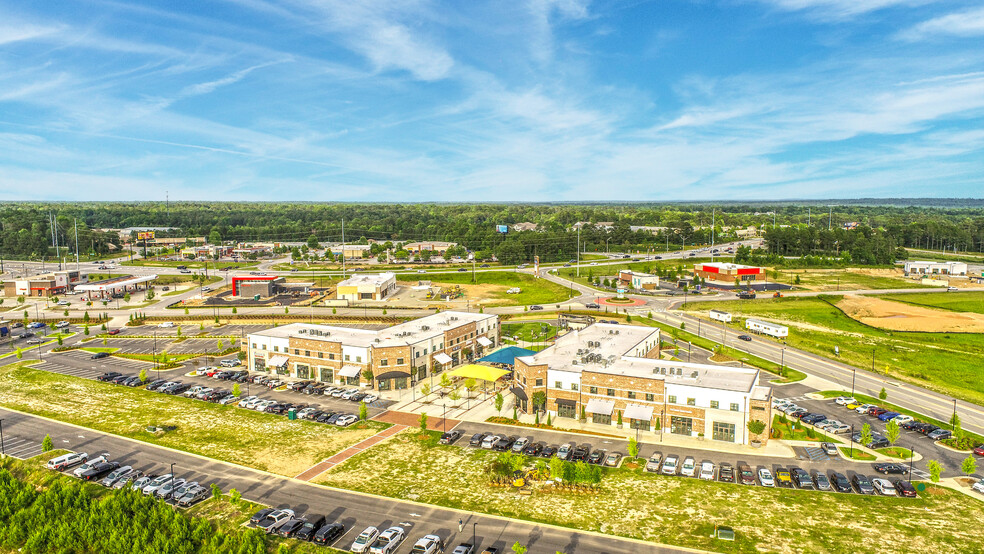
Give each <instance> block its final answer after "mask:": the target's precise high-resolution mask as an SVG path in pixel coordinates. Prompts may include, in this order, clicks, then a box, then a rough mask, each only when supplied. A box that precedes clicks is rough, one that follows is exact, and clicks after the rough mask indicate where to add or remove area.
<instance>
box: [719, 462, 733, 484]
mask: <svg viewBox="0 0 984 554" xmlns="http://www.w3.org/2000/svg"><path fill="white" fill-rule="evenodd" d="M718 481H723V482H725V483H734V482H735V468H734V467H733V466H732V465H731V464H721V465H720V467H719V468H718Z"/></svg>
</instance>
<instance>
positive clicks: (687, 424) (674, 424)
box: [670, 416, 694, 436]
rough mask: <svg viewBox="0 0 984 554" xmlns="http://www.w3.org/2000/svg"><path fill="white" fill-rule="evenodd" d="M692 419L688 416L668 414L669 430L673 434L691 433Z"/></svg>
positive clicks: (692, 427)
mask: <svg viewBox="0 0 984 554" xmlns="http://www.w3.org/2000/svg"><path fill="white" fill-rule="evenodd" d="M693 429H694V420H693V419H691V418H689V417H679V416H670V432H671V433H673V434H674V435H688V436H689V435H691V434H693Z"/></svg>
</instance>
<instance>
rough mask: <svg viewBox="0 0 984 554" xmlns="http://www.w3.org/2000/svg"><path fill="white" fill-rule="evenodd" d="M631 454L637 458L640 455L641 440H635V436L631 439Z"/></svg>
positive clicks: (629, 447)
mask: <svg viewBox="0 0 984 554" xmlns="http://www.w3.org/2000/svg"><path fill="white" fill-rule="evenodd" d="M628 451H629V456H632V457H633V458H636V457H638V456H639V442H638V441H636V440H635V437H631V438H630V439H629V446H628Z"/></svg>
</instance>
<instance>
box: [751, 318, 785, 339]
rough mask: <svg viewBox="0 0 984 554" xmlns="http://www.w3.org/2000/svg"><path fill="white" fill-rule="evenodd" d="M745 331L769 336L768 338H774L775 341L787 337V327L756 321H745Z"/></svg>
mask: <svg viewBox="0 0 984 554" xmlns="http://www.w3.org/2000/svg"><path fill="white" fill-rule="evenodd" d="M745 329H748V330H749V331H752V332H754V333H762V334H763V335H769V336H770V337H775V338H777V339H784V338H786V337H788V336H789V327H786V326H785V325H779V324H778V323H769V322H768V321H761V320H758V319H746V320H745Z"/></svg>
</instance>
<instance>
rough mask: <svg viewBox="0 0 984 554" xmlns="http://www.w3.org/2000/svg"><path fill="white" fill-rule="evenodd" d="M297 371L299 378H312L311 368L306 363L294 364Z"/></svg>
mask: <svg viewBox="0 0 984 554" xmlns="http://www.w3.org/2000/svg"><path fill="white" fill-rule="evenodd" d="M294 368H295V370H296V371H297V377H298V379H310V378H311V368H310V367H309V366H307V365H305V364H296V365H295V366H294Z"/></svg>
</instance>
